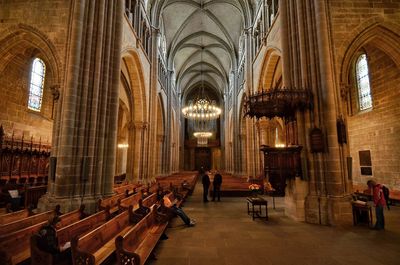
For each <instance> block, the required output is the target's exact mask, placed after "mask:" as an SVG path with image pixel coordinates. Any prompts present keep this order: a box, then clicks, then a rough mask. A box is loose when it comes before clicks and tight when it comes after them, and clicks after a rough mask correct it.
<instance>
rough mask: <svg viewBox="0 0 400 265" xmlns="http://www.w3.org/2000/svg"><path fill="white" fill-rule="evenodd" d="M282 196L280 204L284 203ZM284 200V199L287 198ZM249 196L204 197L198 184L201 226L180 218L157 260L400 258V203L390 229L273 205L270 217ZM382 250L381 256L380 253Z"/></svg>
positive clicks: (266, 263)
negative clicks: (294, 214)
mask: <svg viewBox="0 0 400 265" xmlns="http://www.w3.org/2000/svg"><path fill="white" fill-rule="evenodd" d="M281 199H282V198H277V205H278V207H282V206H283V205H284V204H282V203H281V202H280V200H281ZM282 201H283V200H282ZM245 206H246V204H245V200H244V198H224V201H223V202H221V203H220V204H217V203H214V204H212V203H209V204H207V205H205V204H203V203H202V202H201V191H200V189H199V190H196V191H195V192H194V194H193V196H192V197H190V198H189V199H188V201H187V202H186V207H184V208H183V209H184V211H185V212H186V213H187V214H188V215H189V216H190V217H192V218H195V219H196V220H197V225H196V226H195V227H191V228H187V227H185V226H180V225H181V224H182V221H181V220H180V219H179V218H175V219H174V220H173V221H172V228H168V230H167V235H168V236H169V239H168V240H166V241H163V242H161V243H160V244H159V246H158V248H157V249H156V253H157V257H158V260H157V261H151V265H159V264H171V263H169V262H172V261H174V258H176V264H191V265H192V264H204V265H220V264H221V265H225V264H226V265H236V264H243V265H248V264H257V265H286V264H288V265H289V264H290V265H308V264H310V265H311V264H312V265H320V264H321V265H351V264H362V265H372V264H374V265H392V264H393V265H394V264H398V261H399V260H400V251H399V246H400V226H398V225H396V222H398V220H399V218H400V207H396V208H394V209H393V211H390V213H387V212H386V214H390V218H388V219H387V220H389V221H388V223H387V230H386V231H382V232H377V231H372V230H370V229H368V228H367V227H362V226H360V227H358V226H357V227H329V226H319V225H311V224H307V223H304V222H296V221H294V220H292V219H290V218H288V217H286V216H284V215H283V211H282V209H279V210H278V211H275V210H272V209H270V211H269V213H270V217H271V218H270V221H268V222H265V221H263V220H258V219H256V220H255V221H253V220H252V219H251V217H250V216H248V215H247V212H246V208H245ZM374 256H376V257H374ZM164 259H165V260H164Z"/></svg>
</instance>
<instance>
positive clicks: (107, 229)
mask: <svg viewBox="0 0 400 265" xmlns="http://www.w3.org/2000/svg"><path fill="white" fill-rule="evenodd" d="M129 224H130V223H129V211H124V212H122V213H120V214H119V215H117V216H115V217H114V218H112V219H111V220H109V221H107V222H106V223H104V224H102V225H101V226H99V227H97V228H96V229H94V230H92V231H91V232H89V233H87V234H84V235H82V236H80V237H79V238H78V240H77V243H76V247H77V248H78V249H79V250H80V251H84V252H88V253H94V252H96V251H97V250H98V249H100V248H101V247H102V246H103V245H104V244H105V243H107V242H108V241H110V240H111V239H112V238H113V237H115V235H116V234H118V233H119V232H120V231H121V230H123V229H124V228H126V227H127V226H128V225H129Z"/></svg>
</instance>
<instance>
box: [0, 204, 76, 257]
mask: <svg viewBox="0 0 400 265" xmlns="http://www.w3.org/2000/svg"><path fill="white" fill-rule="evenodd" d="M50 212H51V213H52V214H53V213H54V212H53V211H50ZM73 213H74V214H76V211H73ZM70 218H71V214H70V213H67V214H63V215H61V216H60V222H59V223H58V224H57V225H58V226H59V227H60V228H61V225H60V224H65V222H64V220H65V219H70ZM47 223H48V220H47V219H46V220H45V221H42V222H39V223H35V224H33V225H31V226H28V227H25V228H23V229H20V230H17V231H14V232H11V233H7V234H2V235H0V256H1V258H0V260H3V259H4V258H3V257H11V256H18V255H20V253H22V252H24V251H26V250H27V249H29V250H30V237H31V236H32V235H33V234H35V233H38V232H39V230H40V228H41V227H42V226H44V225H46V224H47ZM29 256H30V252H29V254H28V256H26V257H23V256H21V257H20V258H21V260H20V261H23V260H24V259H27V258H29ZM0 264H2V263H1V262H0Z"/></svg>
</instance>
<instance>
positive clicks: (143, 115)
mask: <svg viewBox="0 0 400 265" xmlns="http://www.w3.org/2000/svg"><path fill="white" fill-rule="evenodd" d="M120 84H121V85H120V86H121V87H122V88H123V90H124V91H125V94H126V101H127V102H128V105H129V115H128V117H127V130H128V141H127V142H128V149H127V158H126V160H127V165H126V177H127V180H129V181H138V180H141V179H142V176H143V172H144V166H145V161H144V157H145V154H144V152H145V148H144V147H145V143H146V141H147V139H146V130H147V112H146V102H147V100H146V93H145V85H144V75H143V70H142V66H141V63H140V59H139V56H138V54H137V53H136V52H135V51H134V50H133V49H130V50H127V51H125V52H123V55H122V59H121V80H120Z"/></svg>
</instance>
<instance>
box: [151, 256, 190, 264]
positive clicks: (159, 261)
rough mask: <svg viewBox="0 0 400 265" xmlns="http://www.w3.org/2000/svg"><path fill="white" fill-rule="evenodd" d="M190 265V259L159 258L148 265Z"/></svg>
mask: <svg viewBox="0 0 400 265" xmlns="http://www.w3.org/2000/svg"><path fill="white" fill-rule="evenodd" d="M155 264H157V265H189V258H176V257H175V258H167V257H163V258H160V257H157V260H149V261H147V262H146V265H155Z"/></svg>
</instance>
